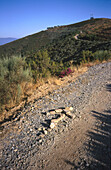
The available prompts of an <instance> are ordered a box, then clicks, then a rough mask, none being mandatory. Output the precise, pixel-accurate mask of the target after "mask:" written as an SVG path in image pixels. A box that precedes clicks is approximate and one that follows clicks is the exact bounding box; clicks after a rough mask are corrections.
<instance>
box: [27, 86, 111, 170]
mask: <svg viewBox="0 0 111 170" xmlns="http://www.w3.org/2000/svg"><path fill="white" fill-rule="evenodd" d="M35 159H36V158H35ZM36 168H37V169H38V168H40V169H47V170H50V169H51V170H52V169H53V170H56V169H60V170H62V169H63V170H69V169H99V170H103V169H104V170H106V169H107V170H110V168H111V89H107V88H106V89H103V90H102V91H101V92H99V93H95V94H94V95H93V96H92V98H91V100H90V102H89V105H88V106H86V107H85V109H84V110H83V111H82V112H81V118H78V119H77V120H76V121H75V122H74V123H73V125H72V127H71V130H70V131H67V132H66V133H65V134H63V135H62V136H61V138H59V139H56V141H55V143H54V145H53V147H52V148H51V150H48V153H47V154H45V155H44V156H42V157H41V159H40V160H39V161H38V162H37V163H36V165H35V167H33V169H36ZM29 169H30V168H29Z"/></svg>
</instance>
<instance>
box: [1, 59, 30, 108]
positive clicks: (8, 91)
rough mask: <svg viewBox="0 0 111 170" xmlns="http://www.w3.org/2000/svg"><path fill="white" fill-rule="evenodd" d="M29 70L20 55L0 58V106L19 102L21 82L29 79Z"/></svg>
mask: <svg viewBox="0 0 111 170" xmlns="http://www.w3.org/2000/svg"><path fill="white" fill-rule="evenodd" d="M30 80H31V74H30V70H29V69H28V68H26V63H25V60H24V59H22V58H21V57H15V56H13V57H11V58H5V59H0V106H1V107H2V105H6V104H9V103H10V102H11V101H13V102H15V103H16V102H19V100H20V97H21V95H22V91H21V83H23V82H26V81H30Z"/></svg>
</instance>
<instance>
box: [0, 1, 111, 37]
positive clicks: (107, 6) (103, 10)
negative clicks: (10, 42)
mask: <svg viewBox="0 0 111 170" xmlns="http://www.w3.org/2000/svg"><path fill="white" fill-rule="evenodd" d="M92 13H93V16H94V17H95V18H111V0H0V37H15V38H20V37H24V36H26V35H30V34H33V33H36V32H39V31H41V30H45V29H46V28H47V27H50V26H55V25H66V24H72V23H76V22H79V21H83V20H86V19H89V18H90V14H92Z"/></svg>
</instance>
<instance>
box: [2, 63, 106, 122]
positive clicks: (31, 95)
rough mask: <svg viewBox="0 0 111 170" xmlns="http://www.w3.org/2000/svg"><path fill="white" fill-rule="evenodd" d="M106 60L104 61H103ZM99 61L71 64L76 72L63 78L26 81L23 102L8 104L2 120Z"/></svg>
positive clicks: (74, 78) (69, 81)
mask: <svg viewBox="0 0 111 170" xmlns="http://www.w3.org/2000/svg"><path fill="white" fill-rule="evenodd" d="M104 62H106V61H103V63H104ZM99 63H100V62H99V61H96V62H93V63H88V64H82V65H81V66H79V67H73V66H71V69H72V70H74V73H72V74H71V75H69V76H66V77H63V78H57V77H50V78H48V80H46V79H42V80H39V81H37V83H36V84H33V83H24V84H22V85H21V86H22V93H23V95H22V98H21V103H20V104H19V105H18V106H16V105H14V103H12V104H10V105H9V106H8V105H7V107H8V108H12V109H9V111H6V110H5V111H4V112H3V114H1V115H0V121H3V120H4V119H8V117H10V116H11V115H12V114H13V113H14V112H15V111H16V110H19V109H21V108H22V107H23V106H24V104H25V103H29V102H30V103H33V102H34V100H36V99H38V98H40V97H42V96H45V95H47V94H49V93H51V92H52V91H53V90H55V89H58V88H60V86H61V87H64V86H66V85H67V84H69V83H71V82H74V81H75V80H76V78H77V77H78V76H80V75H81V74H83V73H85V72H86V71H87V70H88V67H90V66H92V65H96V64H99ZM83 83H87V80H86V79H84V80H83Z"/></svg>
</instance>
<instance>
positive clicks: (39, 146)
mask: <svg viewBox="0 0 111 170" xmlns="http://www.w3.org/2000/svg"><path fill="white" fill-rule="evenodd" d="M110 99H111V62H109V63H104V64H100V65H96V66H92V67H90V68H89V70H88V71H87V72H86V73H84V74H83V75H81V76H79V77H78V78H77V80H76V81H75V82H72V83H70V84H68V85H67V86H65V87H63V88H59V89H58V90H54V91H53V92H52V93H50V94H48V95H46V96H45V97H42V98H40V99H38V100H35V102H34V103H32V104H30V105H28V106H25V107H24V109H23V110H22V111H21V112H20V113H19V114H18V117H17V118H16V119H15V120H14V121H13V122H10V123H5V124H3V126H2V128H3V130H2V131H0V137H1V146H0V169H13V170H14V169H19V170H20V169H88V168H89V169H95V167H97V168H98V169H101V168H102V169H105V168H106V167H107V169H110V164H109V162H110V161H111V100H110ZM71 106H72V107H73V108H74V110H73V114H74V115H75V118H74V119H71V118H69V117H66V118H65V119H64V120H62V121H61V122H60V123H58V125H57V126H56V128H54V129H52V130H50V128H49V120H50V119H52V117H54V115H52V116H51V115H46V114H45V112H48V110H51V109H58V108H61V107H62V108H64V107H65V108H66V107H71ZM21 113H22V114H21ZM86 113H87V114H86ZM90 113H91V114H90ZM92 127H93V131H91V128H92ZM100 127H101V128H100ZM2 128H1V129H2ZM40 128H44V129H45V130H46V131H47V133H46V134H44V133H43V132H42V130H41V131H40ZM88 130H89V132H86V131H88ZM94 130H95V131H96V133H97V135H96V133H95V132H94ZM66 134H67V135H66ZM98 134H100V135H98ZM101 134H102V135H101ZM40 136H41V138H40ZM97 138H99V139H101V140H103V139H104V141H108V143H107V146H106V144H105V142H103V143H102V146H103V147H101V148H104V149H101V148H99V147H97V148H96V146H98V145H101V142H100V140H97ZM69 139H70V142H68V141H69ZM72 139H76V140H72ZM63 141H64V142H63ZM74 141H75V146H76V147H75V148H72V147H71V146H73V143H74ZM71 142H72V143H71ZM63 143H64V145H63ZM67 143H69V144H67ZM83 145H85V149H84V147H83ZM93 145H95V148H94V147H92V146H93ZM60 146H61V147H60ZM66 146H67V147H66ZM104 146H105V147H104ZM54 148H56V149H54ZM57 148H59V150H58V149H57ZM68 148H71V149H69V151H70V152H68V150H67V149H68ZM99 149H101V152H100V153H103V154H104V153H105V154H106V155H108V157H107V156H106V158H104V161H103V160H102V158H101V155H100V154H99V156H100V160H98V153H99V152H97V153H96V150H97V151H98V150H99ZM63 150H64V152H63ZM71 150H73V153H74V152H75V153H76V154H75V158H74V154H73V157H72V156H71V155H70V153H72V152H71ZM91 151H92V153H91ZM59 152H60V153H61V154H59V155H62V154H63V157H64V156H66V155H67V154H66V155H65V153H69V156H68V155H67V158H68V159H66V158H64V161H63V162H62V163H61V159H62V158H61V159H57V157H58V154H57V153H59ZM89 152H90V153H89ZM88 153H89V154H88ZM94 153H95V154H94ZM44 157H45V158H44ZM102 157H103V156H102ZM52 158H53V159H52ZM69 159H70V160H69ZM95 160H96V161H95ZM57 161H58V163H57ZM48 162H49V163H48ZM51 162H52V163H51ZM54 162H56V164H54ZM66 165H67V166H66ZM64 166H65V167H64Z"/></svg>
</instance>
